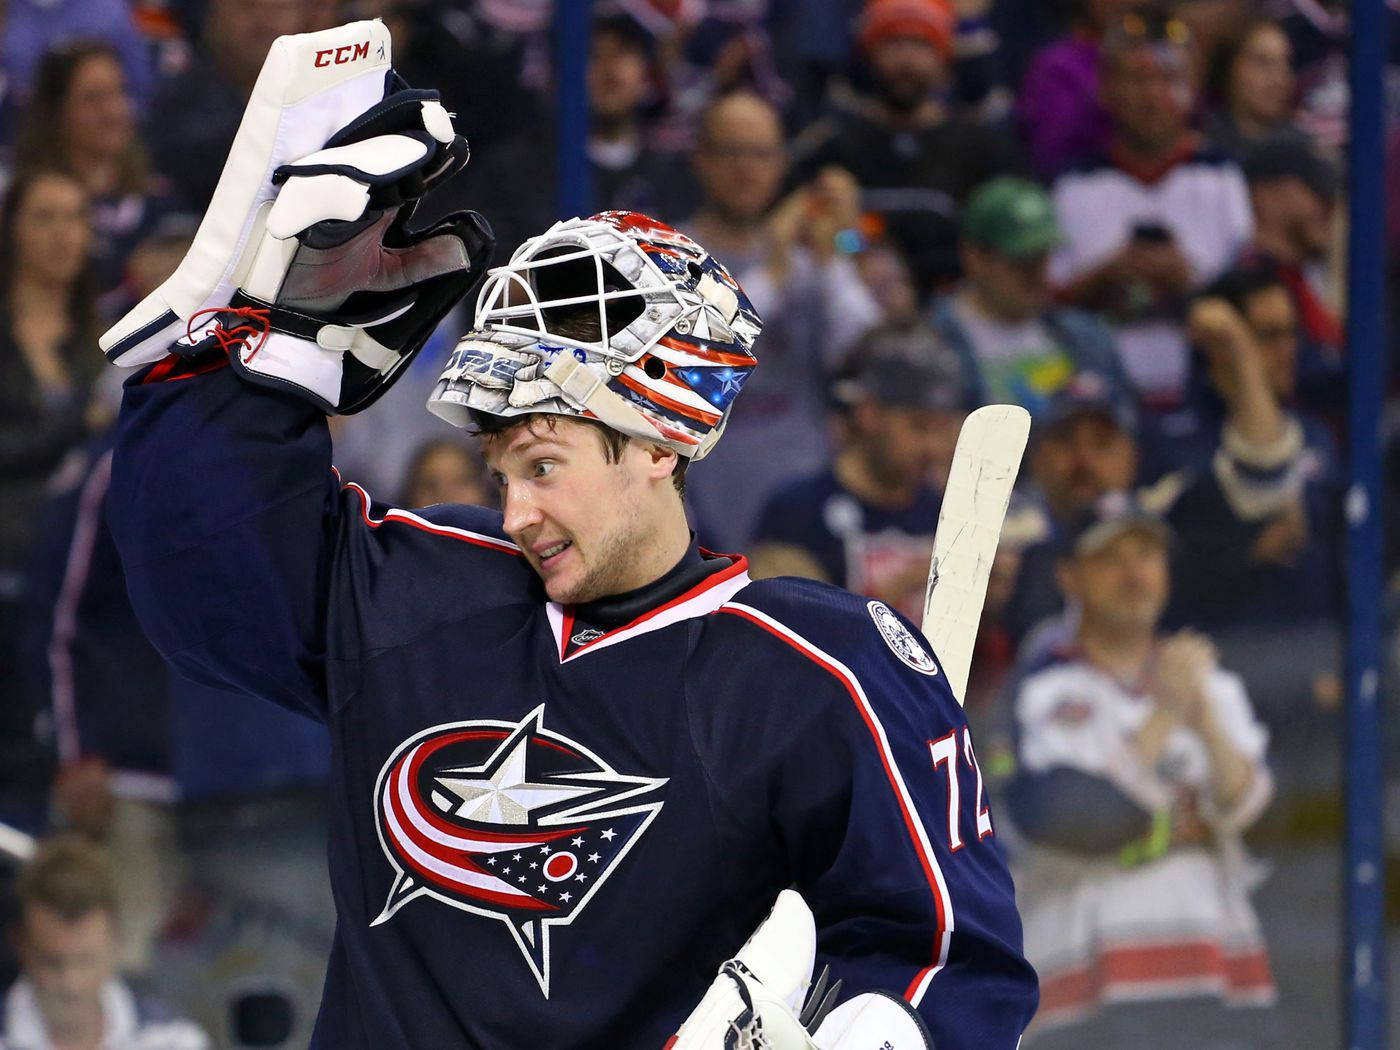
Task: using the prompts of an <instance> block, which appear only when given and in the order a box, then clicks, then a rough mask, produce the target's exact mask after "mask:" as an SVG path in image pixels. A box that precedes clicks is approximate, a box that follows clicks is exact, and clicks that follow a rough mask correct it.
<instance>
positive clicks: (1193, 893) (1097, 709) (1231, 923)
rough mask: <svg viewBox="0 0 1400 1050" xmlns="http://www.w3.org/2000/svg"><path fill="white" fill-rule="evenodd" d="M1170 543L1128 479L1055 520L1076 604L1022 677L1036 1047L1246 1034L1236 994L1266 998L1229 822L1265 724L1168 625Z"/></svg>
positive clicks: (1112, 1045) (1244, 867)
mask: <svg viewBox="0 0 1400 1050" xmlns="http://www.w3.org/2000/svg"><path fill="white" fill-rule="evenodd" d="M1168 543H1169V534H1168V530H1167V528H1166V526H1165V524H1164V523H1163V522H1162V520H1161V519H1160V518H1158V517H1156V516H1154V515H1152V514H1150V513H1149V512H1147V511H1146V510H1145V509H1143V508H1141V507H1140V506H1138V505H1136V504H1134V502H1133V501H1132V500H1131V498H1130V497H1128V496H1126V495H1125V494H1124V493H1121V492H1120V493H1110V494H1108V495H1107V496H1105V497H1103V498H1102V499H1100V500H1099V501H1098V502H1097V503H1096V504H1095V505H1094V507H1093V508H1091V509H1090V510H1089V511H1088V512H1087V513H1086V514H1085V515H1084V516H1083V517H1082V518H1081V519H1080V520H1079V521H1077V522H1076V525H1075V526H1074V528H1073V529H1071V530H1067V531H1066V532H1065V533H1063V534H1062V536H1061V546H1060V552H1061V555H1060V562H1059V569H1058V573H1059V579H1060V582H1061V585H1062V586H1063V587H1064V589H1065V592H1066V594H1067V595H1068V596H1069V598H1070V600H1071V601H1073V602H1074V603H1075V605H1076V607H1078V609H1079V610H1080V616H1079V622H1078V625H1077V627H1076V628H1075V630H1074V632H1073V636H1072V642H1071V644H1070V645H1069V646H1068V647H1066V648H1064V649H1062V650H1060V651H1058V652H1056V653H1055V654H1053V655H1052V656H1051V657H1050V658H1049V659H1047V660H1045V661H1044V663H1043V666H1041V667H1040V668H1038V669H1037V670H1035V671H1033V672H1032V673H1031V674H1029V675H1028V676H1027V677H1026V678H1025V679H1024V680H1023V681H1022V682H1021V683H1020V685H1019V687H1018V688H1017V690H1016V694H1015V701H1014V708H1015V725H1016V733H1017V739H1018V745H1017V749H1016V750H1017V760H1018V769H1017V772H1016V775H1015V777H1014V779H1013V780H1012V782H1011V783H1010V785H1009V786H1008V792H1007V796H1008V798H1007V800H1008V803H1009V807H1008V811H1009V813H1010V815H1011V817H1012V819H1013V821H1014V823H1015V824H1016V826H1017V828H1018V829H1019V830H1020V832H1021V833H1022V834H1023V835H1024V836H1025V838H1026V840H1027V842H1028V848H1027V849H1026V850H1025V851H1024V853H1023V856H1022V857H1021V860H1020V863H1019V864H1018V865H1017V867H1018V869H1019V870H1018V871H1017V875H1016V888H1017V899H1018V903H1019V904H1020V906H1021V916H1022V919H1023V921H1024V923H1025V944H1026V957H1027V958H1028V959H1030V960H1031V961H1032V962H1033V963H1034V965H1035V967H1036V971H1037V972H1038V973H1039V975H1040V981H1041V984H1040V989H1041V992H1040V995H1041V998H1040V1012H1039V1014H1038V1016H1037V1021H1036V1025H1037V1028H1036V1029H1035V1030H1033V1033H1027V1038H1026V1045H1027V1047H1028V1048H1036V1050H1054V1048H1058V1047H1067V1048H1068V1047H1089V1046H1092V1047H1096V1048H1103V1050H1119V1048H1122V1050H1127V1048H1129V1047H1131V1048H1132V1050H1158V1048H1167V1047H1178V1046H1191V1047H1201V1048H1206V1050H1225V1048H1227V1047H1228V1048H1231V1050H1234V1048H1242V1047H1250V1046H1256V1045H1258V1040H1259V1039H1260V1034H1261V1033H1260V1028H1259V1026H1260V1021H1261V1013H1260V1011H1259V1010H1257V1009H1248V1010H1245V1009H1239V1008H1240V1007H1259V1006H1262V1005H1265V1004H1268V1003H1270V1002H1271V1001H1272V1000H1273V997H1274V986H1273V978H1272V975H1271V973H1270V968H1269V961H1268V956H1267V954H1266V951H1265V946H1264V940H1263V935H1262V933H1261V931H1260V927H1259V921H1258V919H1257V917H1256V916H1255V913H1254V909H1253V906H1252V904H1251V902H1250V899H1249V893H1250V890H1251V888H1252V885H1253V883H1254V881H1255V877H1254V875H1253V870H1252V865H1251V864H1250V863H1249V861H1248V858H1247V857H1246V855H1245V853H1244V849H1243V846H1242V844H1241V840H1240V835H1241V833H1242V832H1243V831H1244V829H1246V828H1247V827H1249V825H1250V824H1252V823H1253V822H1254V821H1255V820H1257V819H1258V817H1259V816H1260V814H1261V813H1262V812H1263V810H1264V808H1265V807H1266V806H1267V804H1268V802H1269V798H1270V796H1271V793H1272V779H1271V777H1270V773H1269V769H1268V767H1267V766H1266V764H1265V748H1266V744H1267V740H1268V733H1267V731H1266V730H1265V729H1264V728H1263V727H1262V726H1261V725H1260V724H1259V722H1258V721H1256V719H1255V717H1254V714H1253V712H1252V710H1251V708H1250V704H1249V699H1248V697H1247V695H1246V693H1245V689H1244V686H1243V683H1242V682H1241V681H1240V679H1239V678H1238V677H1236V676H1235V675H1233V674H1230V673H1228V672H1226V671H1223V670H1221V669H1220V668H1219V667H1218V666H1217V664H1216V657H1215V652H1214V649H1213V647H1212V646H1211V644H1210V642H1209V641H1208V640H1207V639H1206V638H1205V637H1203V636H1201V635H1199V634H1195V633H1192V632H1181V633H1178V634H1174V635H1170V636H1163V635H1162V634H1161V633H1160V632H1159V623H1160V620H1161V616H1162V612H1163V609H1164V608H1165V607H1166V604H1167V595H1168V578H1169V570H1168ZM1226 1007H1234V1008H1236V1009H1232V1010H1231V1009H1226ZM1164 1022H1165V1023H1164ZM1037 1035H1038V1037H1037ZM1270 1045H1272V1044H1270Z"/></svg>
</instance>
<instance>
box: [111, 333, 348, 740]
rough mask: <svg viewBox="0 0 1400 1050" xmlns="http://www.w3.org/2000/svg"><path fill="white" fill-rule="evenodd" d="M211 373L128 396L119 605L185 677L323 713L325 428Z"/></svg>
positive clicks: (281, 402) (145, 379) (327, 529)
mask: <svg viewBox="0 0 1400 1050" xmlns="http://www.w3.org/2000/svg"><path fill="white" fill-rule="evenodd" d="M167 360H172V359H167ZM209 366H210V367H213V370H212V371H210V372H207V373H205V374H193V373H194V372H195V371H197V369H196V368H191V367H189V366H179V365H177V366H174V367H173V368H172V367H170V366H164V365H163V364H157V365H155V366H152V368H150V369H147V370H145V371H143V372H139V373H137V374H136V375H135V376H133V377H132V378H131V379H130V380H129V381H128V383H127V387H126V392H125V396H124V398H123V403H122V411H121V415H120V417H119V419H118V423H117V428H118V429H117V442H116V449H115V453H114V456H113V463H112V487H111V490H110V492H109V496H108V500H109V506H108V520H109V522H110V525H111V529H112V535H113V538H114V539H115V540H116V543H117V548H118V551H119V552H120V554H121V558H122V565H123V569H124V570H125V573H126V578H127V588H128V591H129V592H130V595H131V603H132V607H133V608H134V609H135V610H136V613H137V616H138V618H139V619H140V621H141V625H142V627H143V629H144V630H145V631H146V634H147V637H149V638H150V640H151V642H152V643H153V644H154V645H155V647H156V648H157V649H158V650H159V651H160V652H161V654H162V655H163V656H164V657H165V658H166V659H167V660H168V661H169V662H170V663H171V664H172V665H173V666H174V667H175V668H176V669H177V670H178V671H179V672H180V673H182V674H184V675H186V676H187V677H189V678H190V679H192V680H194V681H196V682H200V683H202V684H205V685H210V686H214V687H217V688H223V689H232V690H234V691H238V692H245V693H253V694H255V695H258V696H262V697H264V698H266V699H268V700H272V701H275V702H277V703H279V704H282V705H283V706H286V707H292V708H296V709H301V710H303V711H305V710H308V709H309V710H310V711H311V712H313V713H321V712H323V711H324V707H325V692H326V690H325V658H326V657H325V620H326V595H327V586H326V580H327V575H328V572H329V566H330V555H331V549H332V537H333V536H334V533H335V528H336V519H337V516H338V513H339V507H338V502H339V501H338V493H337V487H336V484H335V479H334V476H333V474H332V472H331V443H330V434H329V432H328V430H327V427H326V422H325V418H324V416H323V415H321V414H320V413H319V412H317V411H316V410H315V409H314V408H312V407H311V406H309V405H307V404H306V403H305V402H304V401H300V400H299V399H297V398H294V397H292V396H290V395H283V394H279V393H276V392H272V391H265V390H255V389H253V388H251V387H250V386H248V385H246V384H244V383H242V382H240V381H239V380H238V379H237V378H236V377H235V376H234V374H233V372H232V370H231V369H229V368H227V367H216V362H209Z"/></svg>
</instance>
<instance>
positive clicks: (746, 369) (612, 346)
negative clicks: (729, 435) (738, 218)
mask: <svg viewBox="0 0 1400 1050" xmlns="http://www.w3.org/2000/svg"><path fill="white" fill-rule="evenodd" d="M590 314H591V315H592V317H593V318H594V319H596V322H597V333H596V334H597V336H598V337H597V338H596V339H595V338H589V337H590V336H592V335H594V332H593V331H592V330H589V329H588V328H586V327H584V326H582V325H579V324H578V322H580V321H586V320H588V319H589V315H590ZM565 318H567V319H568V321H569V322H570V323H569V324H562V323H561V322H563V321H564V319H565ZM762 324H763V323H762V321H761V320H760V319H759V317H758V315H757V313H756V312H755V311H754V309H753V306H752V305H751V304H750V303H749V300H748V299H747V297H746V296H745V295H744V293H743V291H742V290H741V289H740V288H739V285H738V284H737V283H736V282H735V281H734V279H733V277H731V276H730V274H729V272H728V271H727V270H726V269H725V268H724V267H723V265H721V264H720V263H719V261H718V260H716V259H714V258H713V257H712V256H710V255H709V254H708V253H707V252H706V251H705V249H704V248H702V247H701V246H700V245H698V244H696V243H695V242H694V241H692V240H691V239H690V238H689V237H686V236H685V235H684V234H682V233H680V232H678V231H676V230H674V229H672V228H671V227H669V226H666V225H664V224H662V223H658V222H656V221H655V220H652V219H649V218H648V217H646V216H644V215H640V214H636V213H632V212H603V213H601V214H599V215H595V216H592V217H591V218H587V219H568V220H564V221H561V222H557V223H555V224H554V225H553V226H552V227H550V229H549V230H547V231H546V232H545V233H543V234H541V235H540V236H538V237H532V238H531V239H530V240H527V241H526V242H525V243H524V244H522V245H521V246H520V247H519V248H518V249H517V250H516V251H515V252H514V253H513V254H512V256H511V258H510V261H509V262H508V263H507V264H506V265H504V266H499V267H495V268H493V269H491V270H490V271H489V272H488V274H487V277H486V280H485V282H484V283H483V284H482V287H481V290H480V292H479V293H478V295H477V301H476V316H475V324H474V325H473V330H472V331H471V332H469V333H468V334H467V335H466V336H464V337H463V339H462V341H461V342H460V343H459V344H458V346H457V348H456V349H455V350H454V352H453V356H452V359H451V361H450V362H449V364H448V367H447V369H446V370H445V371H444V372H443V375H442V378H441V379H440V380H439V383H438V386H437V388H436V390H435V391H434V394H433V396H432V397H431V398H430V399H429V408H430V409H431V410H432V411H433V412H434V413H436V414H438V415H440V416H442V417H443V418H444V419H447V420H448V421H449V422H452V423H454V424H456V425H458V426H464V425H470V423H471V413H472V412H478V413H485V414H488V415H502V416H512V415H519V414H523V413H526V412H552V413H559V414H564V415H584V416H592V417H593V418H596V419H598V420H599V421H601V422H603V423H605V424H606V425H608V426H611V427H613V428H614V429H616V430H620V431H621V432H623V433H626V434H631V435H634V436H637V437H641V438H645V439H648V440H654V441H660V442H663V443H665V444H667V445H669V446H670V447H671V448H673V449H675V450H676V451H677V452H678V453H679V454H681V455H683V456H687V457H689V458H692V459H698V458H701V457H702V456H704V455H705V454H706V453H707V452H708V451H709V449H710V448H711V447H713V445H714V443H715V442H716V441H717V440H718V439H719V436H720V434H721V433H722V432H723V429H724V424H725V422H726V421H727V418H728V414H729V409H730V406H731V404H732V402H733V400H734V398H735V396H736V395H737V394H738V392H739V390H740V388H741V387H742V386H743V384H744V382H745V380H747V378H748V376H749V374H750V373H751V372H752V369H753V367H754V364H755V359H754V356H753V350H752V347H753V344H754V341H755V340H756V339H757V337H758V334H759V332H760V330H761V329H762Z"/></svg>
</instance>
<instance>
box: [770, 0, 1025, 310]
mask: <svg viewBox="0 0 1400 1050" xmlns="http://www.w3.org/2000/svg"><path fill="white" fill-rule="evenodd" d="M953 30H954V15H953V11H952V8H951V7H950V5H949V4H948V3H947V0H869V2H868V3H867V4H866V6H865V13H864V14H863V15H862V17H861V32H860V46H861V52H862V54H863V56H864V57H865V59H866V60H867V61H868V62H869V64H870V70H871V74H872V77H873V87H874V95H873V97H870V98H868V99H864V100H862V101H861V102H860V103H859V105H858V106H856V107H855V108H851V109H848V110H843V111H838V112H835V113H833V114H832V115H830V116H829V117H826V118H824V119H822V120H819V121H818V122H817V123H816V124H814V125H812V126H811V127H810V128H808V129H807V130H806V131H805V132H803V133H802V135H801V136H800V137H799V139H798V141H797V143H796V144H795V146H794V161H795V164H796V172H797V175H798V177H799V178H801V179H808V178H811V177H812V176H813V175H814V174H815V173H817V172H819V171H821V170H822V169H823V168H826V167H829V166H833V165H834V166H836V167H838V168H841V169H843V170H845V171H849V172H850V173H851V174H852V175H854V176H855V179H856V181H857V182H858V183H859V184H860V187H861V205H862V207H863V208H864V209H865V210H866V211H867V212H874V213H876V215H878V216H879V220H880V222H881V223H882V224H883V227H884V230H885V233H886V235H887V236H888V237H889V239H890V240H891V241H892V242H893V243H894V244H895V245H897V246H898V247H899V248H900V250H901V251H902V252H903V253H904V255H905V257H906V259H907V260H908V262H909V265H910V268H911V269H912V270H913V272H914V281H915V287H917V288H918V290H919V294H920V297H921V298H926V297H927V296H928V295H929V294H930V292H931V291H932V289H933V288H934V287H935V286H936V285H940V284H944V283H947V282H948V281H950V280H952V279H954V278H955V277H956V276H957V274H958V256H957V215H958V207H959V205H960V204H961V203H962V201H963V199H964V198H965V197H966V196H967V195H968V193H970V192H971V191H972V189H973V187H974V186H976V185H978V184H979V183H981V182H984V181H985V180H986V179H988V178H990V177H991V176H993V175H996V174H998V173H1000V172H1003V171H1007V170H1008V169H1011V168H1013V167H1014V166H1015V164H1016V158H1015V147H1014V143H1013V142H1012V140H1011V139H1010V137H1009V136H1007V135H1005V134H1003V133H1001V132H999V131H997V130H994V129H992V128H989V127H985V126H983V125H981V124H977V123H975V122H973V121H970V120H966V119H963V118H960V117H953V116H950V115H949V113H948V109H947V107H946V105H945V104H944V102H943V101H942V98H943V95H944V93H945V92H946V91H947V89H948V85H949V75H950V74H949V62H950V59H951V56H952V48H953Z"/></svg>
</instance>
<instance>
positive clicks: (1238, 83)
mask: <svg viewBox="0 0 1400 1050" xmlns="http://www.w3.org/2000/svg"><path fill="white" fill-rule="evenodd" d="M1291 57H1292V47H1291V45H1290V44H1289V42H1288V36H1287V34H1286V33H1284V31H1283V30H1282V29H1281V28H1280V27H1279V24H1278V23H1277V22H1275V21H1274V20H1273V19H1271V18H1255V19H1251V20H1250V21H1249V22H1248V23H1246V24H1245V26H1244V28H1243V29H1242V30H1240V31H1239V32H1238V33H1236V34H1234V35H1233V36H1232V37H1231V38H1230V39H1229V40H1227V41H1226V43H1225V46H1224V47H1222V48H1221V49H1220V50H1219V53H1218V54H1216V55H1215V57H1214V58H1213V60H1212V62H1211V68H1210V70H1209V72H1208V75H1207V80H1206V94H1207V96H1208V97H1209V98H1210V99H1211V100H1212V102H1213V103H1214V107H1215V108H1214V109H1213V110H1212V111H1211V112H1210V113H1209V114H1208V115H1207V117H1206V120H1205V125H1204V131H1205V136H1206V138H1207V139H1208V140H1209V141H1210V142H1211V144H1212V145H1215V146H1218V147H1219V148H1220V149H1222V150H1224V151H1225V152H1226V153H1229V154H1230V155H1231V156H1232V157H1234V158H1235V159H1236V160H1243V159H1244V156H1245V154H1246V153H1248V152H1249V149H1250V147H1252V146H1254V145H1256V144H1258V143H1259V142H1261V141H1263V140H1264V139H1267V138H1273V137H1278V136H1288V137H1297V138H1302V137H1303V133H1302V132H1301V131H1299V130H1298V129H1297V128H1296V127H1295V126H1294V125H1293V123H1292V117H1293V89H1294V79H1293V67H1292V65H1291Z"/></svg>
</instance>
